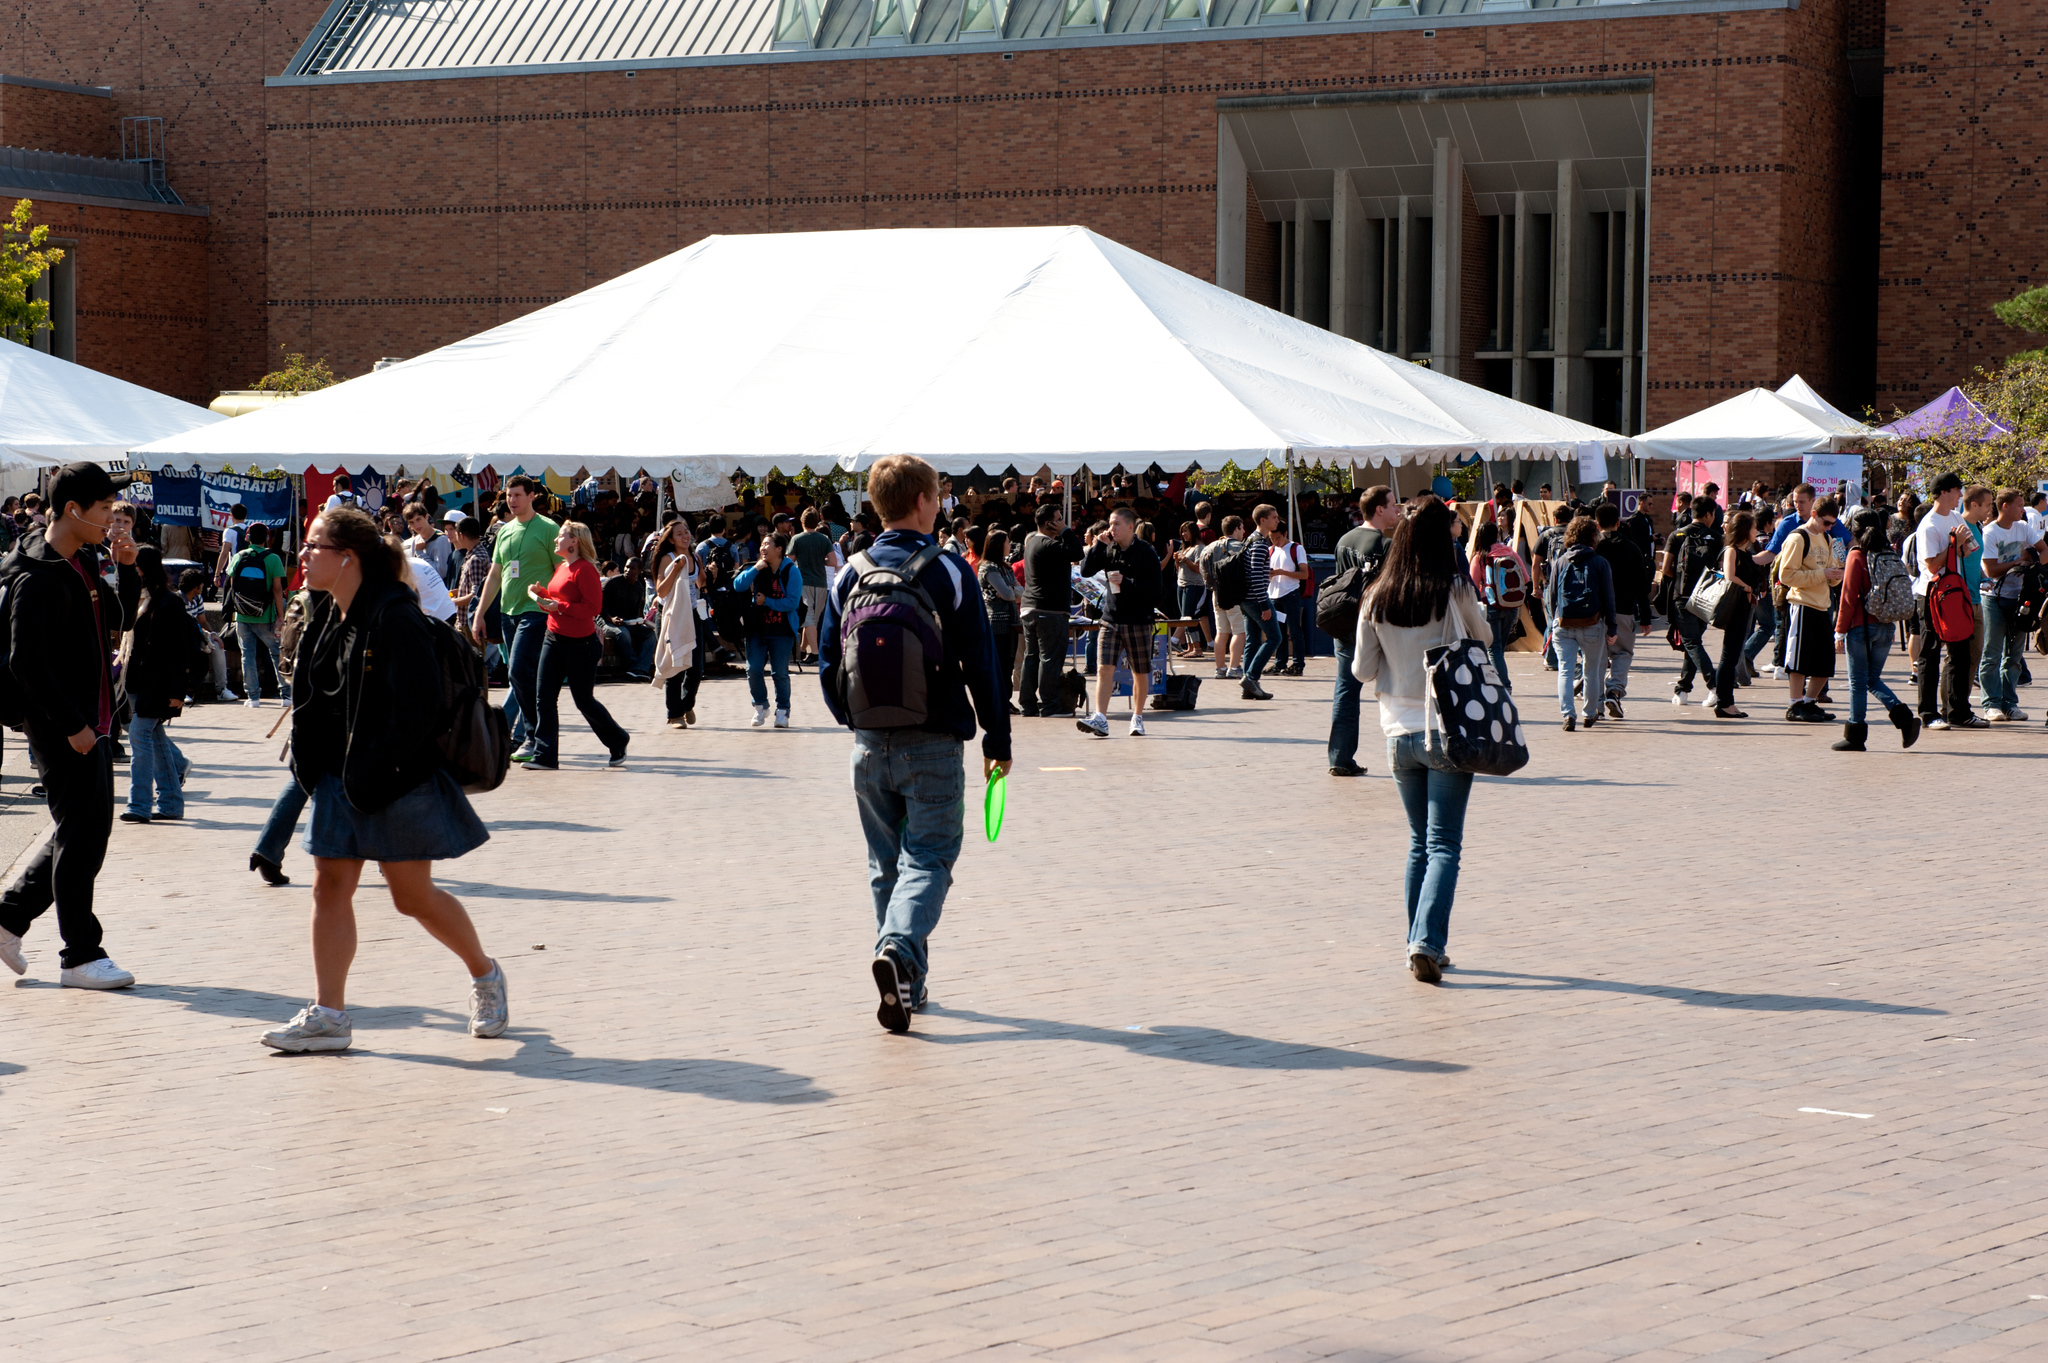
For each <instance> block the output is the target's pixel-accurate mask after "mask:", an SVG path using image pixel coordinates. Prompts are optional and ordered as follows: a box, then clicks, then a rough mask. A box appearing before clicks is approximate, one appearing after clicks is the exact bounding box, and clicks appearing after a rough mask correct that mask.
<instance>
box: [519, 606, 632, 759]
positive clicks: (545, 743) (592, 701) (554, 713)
mask: <svg viewBox="0 0 2048 1363" xmlns="http://www.w3.org/2000/svg"><path fill="white" fill-rule="evenodd" d="M603 656H604V645H603V644H602V643H600V642H598V638H597V636H596V635H595V634H586V635H584V636H583V637H582V638H581V639H574V638H571V637H570V636H568V635H566V634H556V633H554V632H553V631H550V632H549V634H548V637H547V639H546V641H545V642H544V643H542V644H541V646H540V680H539V684H538V688H537V689H538V691H539V695H538V697H537V699H538V700H539V702H540V728H539V732H538V734H537V736H536V738H535V741H534V745H533V760H534V761H535V762H538V763H540V764H541V765H542V766H552V765H553V764H555V763H557V762H559V761H561V760H562V752H561V747H560V744H559V741H558V740H559V739H560V737H561V727H562V683H563V682H564V681H566V682H568V683H569V694H570V695H571V696H572V697H574V698H575V701H576V708H577V709H578V710H579V711H581V712H582V714H583V720H584V722H585V723H586V724H588V725H590V731H591V732H592V733H594V734H596V735H597V741H598V742H600V743H602V744H604V746H605V751H606V752H609V753H620V752H624V751H625V750H626V743H627V741H628V736H627V734H626V731H625V730H624V729H622V728H620V727H619V722H618V721H617V720H615V719H613V718H612V716H611V711H609V710H607V709H605V708H604V706H603V705H602V704H600V703H599V702H598V699H597V694H596V692H595V691H593V690H592V687H593V686H595V684H596V682H597V663H598V660H599V659H600V658H602V657H603Z"/></svg>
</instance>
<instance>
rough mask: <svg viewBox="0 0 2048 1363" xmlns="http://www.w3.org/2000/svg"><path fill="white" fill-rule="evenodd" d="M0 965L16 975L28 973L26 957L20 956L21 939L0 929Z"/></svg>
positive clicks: (4, 929)
mask: <svg viewBox="0 0 2048 1363" xmlns="http://www.w3.org/2000/svg"><path fill="white" fill-rule="evenodd" d="M0 965H4V966H6V967H7V968H8V969H9V970H11V971H13V972H14V973H15V974H17V975H25V974H27V973H28V957H26V956H24V955H22V954H21V938H19V937H17V936H15V935H14V934H13V933H11V932H9V931H8V930H7V929H6V928H0Z"/></svg>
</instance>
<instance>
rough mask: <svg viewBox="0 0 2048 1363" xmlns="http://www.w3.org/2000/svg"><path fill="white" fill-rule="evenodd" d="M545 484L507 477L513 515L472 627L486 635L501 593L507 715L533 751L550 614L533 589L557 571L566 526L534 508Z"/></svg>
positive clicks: (501, 530)
mask: <svg viewBox="0 0 2048 1363" xmlns="http://www.w3.org/2000/svg"><path fill="white" fill-rule="evenodd" d="M538 491H540V484H539V482H537V481H536V480H534V479H532V478H529V477H527V476H526V475H525V474H523V473H515V474H513V475H512V476H511V477H510V478H507V479H506V480H505V506H506V507H507V508H508V509H509V510H510V511H511V512H512V519H511V520H509V521H507V522H506V523H505V524H504V525H502V526H500V527H498V538H497V541H496V542H495V543H494V544H493V545H492V547H491V572H490V576H488V577H486V578H485V579H484V586H483V590H482V591H480V592H478V593H477V602H476V607H475V610H474V612H473V615H474V619H473V620H472V622H471V624H472V628H474V630H475V632H476V637H477V638H479V639H481V638H483V637H484V622H485V613H486V612H487V611H489V610H490V608H491V602H493V601H495V600H497V599H498V594H499V593H500V592H503V593H504V596H505V600H504V602H503V603H502V604H501V605H500V607H499V609H500V610H501V611H503V612H504V616H505V630H506V632H507V634H508V639H507V644H506V648H505V653H506V663H505V670H506V671H507V672H508V673H510V674H511V681H512V693H511V694H510V695H509V696H507V697H506V698H505V719H506V720H507V721H508V722H509V723H510V724H511V725H512V739H513V741H514V742H516V743H518V744H519V746H520V750H521V751H522V752H530V751H531V745H532V743H533V736H534V734H535V732H536V731H537V730H538V728H539V724H540V706H539V700H538V698H537V696H538V691H539V686H540V645H541V640H542V639H544V638H545V637H546V636H547V630H548V617H547V614H546V612H544V611H542V610H541V608H540V607H539V606H537V605H535V604H534V601H533V589H534V588H535V587H545V586H546V585H547V583H548V579H549V578H551V577H553V576H554V575H555V565H556V564H558V563H560V562H561V561H562V560H561V556H560V555H558V554H556V553H555V536H557V535H559V534H560V533H561V531H562V527H561V526H560V525H558V524H556V523H555V522H554V521H551V520H549V519H548V518H547V517H546V516H543V515H541V514H540V513H539V512H537V511H535V510H534V509H533V496H534V494H535V493H536V492H538Z"/></svg>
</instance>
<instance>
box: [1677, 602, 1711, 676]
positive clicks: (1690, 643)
mask: <svg viewBox="0 0 2048 1363" xmlns="http://www.w3.org/2000/svg"><path fill="white" fill-rule="evenodd" d="M1672 618H1673V619H1674V620H1676V621H1677V622H1678V637H1679V638H1680V639H1681V640H1683V641H1684V643H1685V654H1684V661H1683V662H1682V663H1680V664H1679V668H1678V684H1677V685H1676V686H1674V687H1672V688H1671V689H1672V690H1674V691H1676V692H1678V693H1679V694H1680V695H1682V696H1689V695H1691V694H1692V678H1693V673H1695V672H1697V673H1699V678H1700V684H1701V685H1702V686H1712V685H1713V684H1714V660H1713V659H1712V658H1710V657H1708V656H1707V642H1706V641H1707V622H1706V621H1704V620H1702V619H1700V618H1699V617H1698V616H1697V615H1694V614H1693V613H1692V612H1691V611H1689V610H1687V609H1686V608H1685V606H1684V605H1683V604H1680V606H1679V607H1678V614H1676V615H1675V616H1673V617H1672Z"/></svg>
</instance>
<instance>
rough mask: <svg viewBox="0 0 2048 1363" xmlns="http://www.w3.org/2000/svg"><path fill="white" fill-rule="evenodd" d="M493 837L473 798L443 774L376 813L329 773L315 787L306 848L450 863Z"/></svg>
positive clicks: (319, 853) (345, 856) (351, 856)
mask: <svg viewBox="0 0 2048 1363" xmlns="http://www.w3.org/2000/svg"><path fill="white" fill-rule="evenodd" d="M490 836H491V835H490V831H489V830H488V829H486V828H485V827H484V824H483V820H481V819H479V818H477V816H476V811H475V810H474V809H472V808H470V804H469V797H468V796H466V795H464V794H463V793H462V787H460V786H458V785H456V784H455V778H454V777H452V776H450V775H449V774H448V773H447V772H445V771H436V772H435V773H434V774H433V776H432V777H431V778H429V779H428V780H425V781H422V782H421V783H420V784H419V785H417V786H415V787H413V789H411V790H409V791H407V792H406V793H405V794H403V795H401V796H399V797H398V798H397V799H396V800H393V801H392V802H391V803H390V804H388V805H386V806H385V807H384V808H383V809H380V810H378V811H377V812H376V813H375V814H365V813H364V812H363V811H362V810H360V809H357V808H356V807H355V806H354V805H352V804H350V803H349V802H348V796H347V795H345V794H343V793H342V788H341V778H340V777H338V776H334V775H332V774H329V775H323V776H322V777H321V778H320V783H319V784H318V785H316V786H315V787H314V788H313V821H312V823H311V824H309V825H308V826H307V828H306V842H305V847H306V852H307V854H308V855H310V856H315V857H334V858H338V859H340V860H344V861H447V860H450V859H452V858H454V857H459V856H461V855H463V854H464V853H465V852H474V851H475V850H476V849H477V848H479V847H482V846H483V845H484V843H486V842H488V841H489V840H490Z"/></svg>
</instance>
